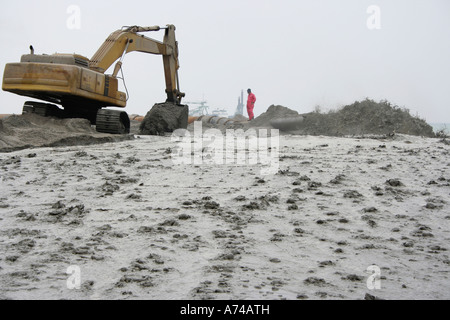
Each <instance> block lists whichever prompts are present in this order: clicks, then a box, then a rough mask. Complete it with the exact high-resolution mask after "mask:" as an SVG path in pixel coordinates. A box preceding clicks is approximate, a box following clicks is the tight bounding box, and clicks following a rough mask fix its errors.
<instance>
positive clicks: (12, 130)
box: [0, 113, 134, 152]
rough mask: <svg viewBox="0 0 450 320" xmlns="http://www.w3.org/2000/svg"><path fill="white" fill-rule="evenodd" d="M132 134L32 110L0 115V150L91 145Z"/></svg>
mask: <svg viewBox="0 0 450 320" xmlns="http://www.w3.org/2000/svg"><path fill="white" fill-rule="evenodd" d="M133 138H134V136H133V135H111V134H104V133H98V132H96V131H95V128H94V127H92V126H91V124H90V122H89V121H88V120H86V119H78V118H74V119H57V118H53V117H42V116H39V115H37V114H32V113H29V114H24V115H11V116H9V117H7V118H4V119H0V152H11V151H14V150H20V149H26V148H34V147H57V146H71V145H89V144H96V143H104V142H115V141H122V140H129V139H133Z"/></svg>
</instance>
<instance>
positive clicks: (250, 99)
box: [247, 92, 256, 120]
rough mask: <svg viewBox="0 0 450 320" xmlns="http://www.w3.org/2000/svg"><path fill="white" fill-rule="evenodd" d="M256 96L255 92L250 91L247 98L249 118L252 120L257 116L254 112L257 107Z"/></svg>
mask: <svg viewBox="0 0 450 320" xmlns="http://www.w3.org/2000/svg"><path fill="white" fill-rule="evenodd" d="M255 102H256V97H255V95H254V94H253V93H251V92H250V93H249V95H248V98H247V113H248V120H252V119H253V118H254V117H255V116H254V114H253V108H254V107H255Z"/></svg>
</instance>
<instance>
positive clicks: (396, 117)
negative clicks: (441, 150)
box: [251, 99, 435, 137]
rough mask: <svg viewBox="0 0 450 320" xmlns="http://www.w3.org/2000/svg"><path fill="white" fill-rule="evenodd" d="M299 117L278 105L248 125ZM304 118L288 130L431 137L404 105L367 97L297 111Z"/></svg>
mask: <svg viewBox="0 0 450 320" xmlns="http://www.w3.org/2000/svg"><path fill="white" fill-rule="evenodd" d="M296 116H300V115H299V114H298V113H297V112H296V111H294V110H290V109H288V108H285V107H282V106H270V107H269V109H268V110H267V111H266V112H265V113H263V114H262V115H260V116H259V117H257V118H255V120H254V121H252V122H251V125H252V126H267V124H268V123H270V120H273V119H280V118H292V117H296ZM301 116H302V117H303V118H304V119H303V121H302V123H301V126H300V128H298V129H297V130H295V131H292V133H295V134H303V135H324V136H354V135H367V134H377V135H391V134H395V133H403V134H408V135H417V136H425V137H434V136H435V134H434V132H433V128H432V127H431V126H430V125H429V124H428V123H426V122H425V121H424V120H422V119H419V118H417V117H414V116H411V114H410V113H409V111H408V110H407V109H404V108H399V107H398V106H395V105H392V104H391V103H389V102H387V101H380V102H375V101H373V100H370V99H366V100H364V101H356V102H354V103H353V104H350V105H346V106H344V107H342V108H341V109H339V110H336V111H330V112H328V113H320V112H310V113H306V114H301Z"/></svg>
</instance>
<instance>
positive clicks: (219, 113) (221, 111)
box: [211, 108, 228, 118]
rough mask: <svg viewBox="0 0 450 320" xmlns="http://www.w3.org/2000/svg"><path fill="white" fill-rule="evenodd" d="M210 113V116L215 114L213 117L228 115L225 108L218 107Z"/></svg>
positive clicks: (225, 116)
mask: <svg viewBox="0 0 450 320" xmlns="http://www.w3.org/2000/svg"><path fill="white" fill-rule="evenodd" d="M211 115H212V116H215V117H223V118H227V117H228V112H227V110H225V109H219V108H217V109H215V110H213V111H212V112H211Z"/></svg>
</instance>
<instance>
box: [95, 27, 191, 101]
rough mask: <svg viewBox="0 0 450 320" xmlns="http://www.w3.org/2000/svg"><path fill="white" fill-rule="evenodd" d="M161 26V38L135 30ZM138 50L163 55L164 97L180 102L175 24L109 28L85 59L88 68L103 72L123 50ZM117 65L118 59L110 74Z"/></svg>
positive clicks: (117, 68) (156, 28) (126, 51)
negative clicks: (157, 38)
mask: <svg viewBox="0 0 450 320" xmlns="http://www.w3.org/2000/svg"><path fill="white" fill-rule="evenodd" d="M161 29H165V34H164V39H163V42H160V41H157V40H155V39H151V38H148V37H145V36H144V35H141V34H138V32H149V31H159V30H161ZM133 51H139V52H144V53H151V54H156V55H162V56H163V64H164V76H165V80H166V93H167V101H168V102H172V103H177V104H180V103H181V98H182V97H184V93H182V92H180V90H179V79H178V69H179V67H180V66H179V63H178V43H177V41H176V39H175V26H174V25H167V27H165V28H161V27H159V26H153V27H138V26H133V27H127V28H126V29H123V30H117V31H115V32H113V33H112V34H111V35H110V36H109V37H108V38H107V39H106V40H105V42H104V43H103V45H102V46H101V47H100V48H99V49H98V50H97V52H96V53H95V54H94V55H93V57H92V58H91V59H90V62H89V68H90V69H92V70H95V71H97V72H100V73H104V72H105V71H106V70H107V69H109V67H111V66H112V64H113V63H114V62H115V61H117V60H118V59H119V58H121V57H123V55H125V54H126V53H129V52H133ZM120 67H121V59H120V61H118V62H117V64H116V67H115V70H114V73H113V76H116V75H117V72H118V71H119V70H120Z"/></svg>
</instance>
